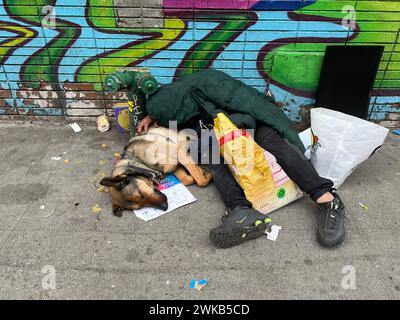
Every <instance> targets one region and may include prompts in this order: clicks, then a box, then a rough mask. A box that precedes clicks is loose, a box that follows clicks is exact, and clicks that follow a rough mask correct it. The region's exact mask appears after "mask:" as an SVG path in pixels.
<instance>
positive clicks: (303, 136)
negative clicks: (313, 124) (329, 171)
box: [299, 128, 312, 159]
mask: <svg viewBox="0 0 400 320" xmlns="http://www.w3.org/2000/svg"><path fill="white" fill-rule="evenodd" d="M299 138H300V140H301V142H303V144H304V147H305V148H306V152H304V155H305V156H306V157H307V159H311V146H312V133H311V128H308V129H306V130H304V131H302V132H300V133H299Z"/></svg>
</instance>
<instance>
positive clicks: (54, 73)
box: [0, 0, 400, 126]
mask: <svg viewBox="0 0 400 320" xmlns="http://www.w3.org/2000/svg"><path fill="white" fill-rule="evenodd" d="M0 1H2V5H1V7H0V96H1V99H0V117H2V118H20V117H23V116H47V117H50V116H59V117H94V116H98V115H100V114H103V113H105V112H106V113H107V114H109V115H112V106H113V105H114V103H115V102H117V101H118V100H121V99H124V95H123V94H113V95H111V94H108V93H104V92H103V91H102V87H103V81H104V78H105V76H106V75H108V74H109V73H110V72H112V71H114V70H115V69H116V68H121V67H129V66H146V67H150V68H151V69H152V73H153V74H154V75H155V76H156V77H157V78H158V80H159V81H160V82H161V83H168V82H171V81H173V80H174V79H177V78H179V77H182V76H185V75H186V74H190V73H193V72H195V71H196V70H200V69H204V68H215V69H219V70H223V71H225V72H227V73H228V74H230V75H232V76H234V77H236V78H238V79H241V80H243V81H244V82H246V83H247V84H249V85H252V86H254V87H256V88H257V89H258V90H260V91H261V92H265V91H266V90H268V89H270V91H271V93H272V94H273V95H274V96H275V98H276V100H277V101H278V103H279V105H280V106H281V107H282V108H283V109H284V111H285V112H286V113H287V114H288V115H289V116H290V117H291V118H292V119H293V120H295V121H297V122H301V121H302V120H304V116H306V113H307V112H306V111H307V108H308V107H309V106H311V105H312V104H313V102H314V100H313V96H314V92H315V90H316V88H317V85H318V80H319V74H320V69H321V65H322V61H323V54H324V51H325V48H326V46H327V45H335V44H337V45H356V44H357V45H359V44H380V45H384V46H385V51H384V55H383V59H382V62H381V64H380V67H379V72H378V76H377V79H376V82H375V85H374V91H373V96H372V99H371V105H370V115H369V117H370V119H371V120H373V121H377V122H381V123H382V124H384V125H386V126H396V125H399V123H400V36H399V33H400V2H399V1H395V0H394V1H369V0H368V1H367V0H353V1H351V0H349V1H347V0H264V1H253V0H147V1H146V0H142V1H138V0H29V1H27V0H0Z"/></svg>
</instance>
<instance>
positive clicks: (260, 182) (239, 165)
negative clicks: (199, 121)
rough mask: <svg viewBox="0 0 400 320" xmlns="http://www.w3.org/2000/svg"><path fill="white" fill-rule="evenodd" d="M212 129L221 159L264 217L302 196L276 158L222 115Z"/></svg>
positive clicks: (215, 120) (247, 133)
mask: <svg viewBox="0 0 400 320" xmlns="http://www.w3.org/2000/svg"><path fill="white" fill-rule="evenodd" d="M214 130H215V135H216V138H217V140H218V141H219V146H220V153H221V155H222V157H223V158H224V159H225V162H226V163H227V164H228V166H229V168H230V170H231V172H232V174H233V176H234V177H235V179H236V181H237V182H238V184H239V185H240V186H241V187H242V189H243V190H244V193H245V195H246V198H247V200H249V201H250V202H251V203H252V204H253V207H254V208H255V209H257V210H259V211H260V212H262V213H264V214H267V213H269V212H271V211H274V210H276V209H278V208H281V207H283V206H285V205H286V204H288V203H290V202H293V201H295V200H296V199H298V198H300V197H301V196H302V192H301V191H300V189H299V188H298V187H297V185H296V184H295V183H294V182H293V181H292V180H290V179H289V177H288V176H287V175H286V173H285V172H284V171H283V170H282V168H281V167H280V166H279V164H278V163H277V162H276V159H275V157H274V156H273V155H272V154H270V153H268V152H267V151H265V150H264V149H263V148H261V147H260V146H259V145H258V144H257V143H256V142H255V141H254V139H253V137H252V136H251V135H250V134H249V132H247V131H244V130H241V129H238V128H237V127H236V126H235V125H234V124H233V123H232V122H231V121H230V120H229V118H228V117H227V116H225V115H224V114H223V113H218V115H217V117H216V118H215V119H214Z"/></svg>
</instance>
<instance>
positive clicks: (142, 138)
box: [100, 127, 211, 216]
mask: <svg viewBox="0 0 400 320" xmlns="http://www.w3.org/2000/svg"><path fill="white" fill-rule="evenodd" d="M189 140H190V136H188V135H185V134H184V133H183V132H179V133H176V132H174V131H172V130H170V129H167V128H161V127H159V128H155V127H152V128H150V129H149V131H148V133H147V134H145V135H138V136H135V137H133V138H132V139H131V140H130V141H129V144H128V145H127V146H126V148H125V151H126V152H127V153H130V154H134V155H135V157H136V158H137V159H140V160H141V161H142V162H143V163H145V164H146V165H147V166H148V167H149V168H152V169H154V170H157V171H159V172H161V173H162V174H167V173H172V172H173V173H174V174H175V175H176V176H177V178H178V179H179V180H181V182H182V183H184V184H185V185H188V184H192V183H194V182H197V184H198V185H200V186H206V185H207V184H208V183H209V182H210V180H211V174H210V173H209V172H206V171H205V170H204V169H203V168H201V167H199V166H198V165H196V164H195V163H194V162H193V160H192V159H191V157H190V155H189V154H188V153H187V147H188V141H189ZM178 155H179V156H178ZM180 164H183V165H184V167H185V168H186V170H185V168H183V167H180ZM186 171H188V172H189V173H188V172H186ZM152 178H154V173H152V172H151V171H148V170H144V169H141V168H138V167H135V166H131V165H129V160H128V159H122V160H120V161H119V162H118V163H117V164H116V166H115V168H114V170H113V174H112V176H111V177H106V178H104V179H102V180H101V181H100V184H102V185H104V186H107V187H110V194H111V197H112V208H113V213H114V214H115V215H117V216H121V212H122V210H124V209H128V210H135V209H139V208H142V207H146V206H150V207H156V208H159V209H162V210H166V209H167V208H168V203H167V198H166V196H165V195H164V194H163V193H161V192H160V191H158V190H157V186H156V183H155V182H154V179H152Z"/></svg>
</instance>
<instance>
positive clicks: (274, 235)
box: [265, 224, 282, 241]
mask: <svg viewBox="0 0 400 320" xmlns="http://www.w3.org/2000/svg"><path fill="white" fill-rule="evenodd" d="M281 229H282V227H281V226H277V225H275V224H274V225H273V226H272V227H271V231H270V232H268V230H267V231H265V233H266V234H267V239H268V240H272V241H276V239H278V235H279V231H280V230H281Z"/></svg>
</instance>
